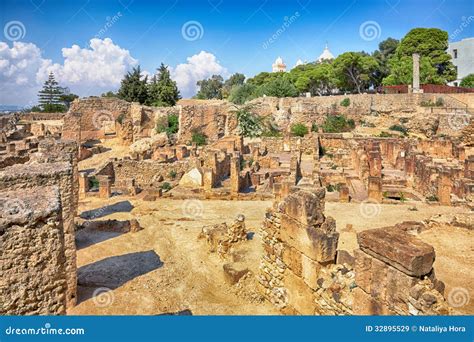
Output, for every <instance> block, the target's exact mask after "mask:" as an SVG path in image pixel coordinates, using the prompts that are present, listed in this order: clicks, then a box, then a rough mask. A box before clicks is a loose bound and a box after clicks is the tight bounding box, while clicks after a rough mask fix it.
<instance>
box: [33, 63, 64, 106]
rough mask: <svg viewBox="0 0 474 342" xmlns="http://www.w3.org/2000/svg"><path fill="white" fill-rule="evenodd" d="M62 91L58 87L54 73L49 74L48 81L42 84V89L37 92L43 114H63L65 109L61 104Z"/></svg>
mask: <svg viewBox="0 0 474 342" xmlns="http://www.w3.org/2000/svg"><path fill="white" fill-rule="evenodd" d="M63 95H64V90H63V88H61V87H60V86H59V85H58V82H57V81H56V79H55V77H54V73H53V72H50V73H49V76H48V79H47V80H46V81H45V82H44V84H43V89H41V90H40V91H39V92H38V98H39V104H40V107H41V108H42V110H43V112H48V113H55V112H64V111H66V107H65V106H64V105H63V104H62V101H61V96H63Z"/></svg>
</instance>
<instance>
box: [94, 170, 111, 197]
mask: <svg viewBox="0 0 474 342" xmlns="http://www.w3.org/2000/svg"><path fill="white" fill-rule="evenodd" d="M97 178H98V179H99V198H104V199H105V198H109V197H110V195H111V181H110V178H109V176H97Z"/></svg>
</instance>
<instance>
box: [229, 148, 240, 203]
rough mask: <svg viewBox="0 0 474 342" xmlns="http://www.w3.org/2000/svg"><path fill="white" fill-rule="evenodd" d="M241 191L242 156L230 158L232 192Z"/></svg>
mask: <svg viewBox="0 0 474 342" xmlns="http://www.w3.org/2000/svg"><path fill="white" fill-rule="evenodd" d="M239 191H240V157H232V158H231V159H230V192H231V193H233V194H236V193H238V192H239Z"/></svg>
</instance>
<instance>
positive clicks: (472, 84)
mask: <svg viewBox="0 0 474 342" xmlns="http://www.w3.org/2000/svg"><path fill="white" fill-rule="evenodd" d="M460 86H461V87H466V88H474V74H469V75H467V76H466V77H464V78H463V79H462V80H461V84H460Z"/></svg>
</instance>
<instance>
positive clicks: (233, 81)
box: [222, 72, 245, 98]
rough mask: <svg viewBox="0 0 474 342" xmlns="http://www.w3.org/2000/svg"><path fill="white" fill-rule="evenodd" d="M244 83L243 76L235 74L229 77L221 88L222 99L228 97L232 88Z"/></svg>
mask: <svg viewBox="0 0 474 342" xmlns="http://www.w3.org/2000/svg"><path fill="white" fill-rule="evenodd" d="M244 82H245V75H244V74H240V73H238V72H236V73H235V74H233V75H232V76H230V77H229V78H228V79H227V80H226V81H225V82H224V86H223V87H222V97H223V98H227V97H228V96H229V95H230V92H231V91H232V88H233V87H238V86H241V85H243V84H244Z"/></svg>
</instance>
